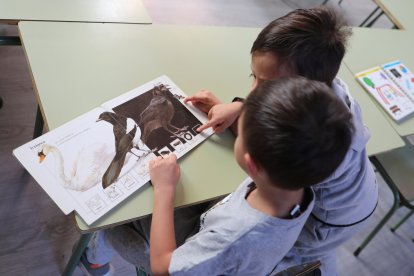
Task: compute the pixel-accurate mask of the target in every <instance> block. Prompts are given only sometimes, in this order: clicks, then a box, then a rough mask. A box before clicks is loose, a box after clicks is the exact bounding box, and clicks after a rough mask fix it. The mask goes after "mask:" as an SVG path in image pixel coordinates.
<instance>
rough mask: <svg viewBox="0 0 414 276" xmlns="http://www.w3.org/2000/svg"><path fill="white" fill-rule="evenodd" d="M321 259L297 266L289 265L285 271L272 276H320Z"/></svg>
mask: <svg viewBox="0 0 414 276" xmlns="http://www.w3.org/2000/svg"><path fill="white" fill-rule="evenodd" d="M320 266H321V262H320V261H314V262H309V263H304V264H300V265H296V266H292V267H289V268H287V269H285V270H283V271H280V272H278V273H276V274H272V276H320V275H321V270H320V269H319V267H320Z"/></svg>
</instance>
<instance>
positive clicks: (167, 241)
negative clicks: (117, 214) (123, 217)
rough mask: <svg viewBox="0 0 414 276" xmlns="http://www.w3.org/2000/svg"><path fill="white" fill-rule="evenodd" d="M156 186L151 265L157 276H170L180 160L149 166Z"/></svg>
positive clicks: (172, 157) (159, 161) (174, 158)
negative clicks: (178, 162)
mask: <svg viewBox="0 0 414 276" xmlns="http://www.w3.org/2000/svg"><path fill="white" fill-rule="evenodd" d="M149 168H150V175H151V182H152V185H153V186H154V210H153V213H152V223H151V234H150V261H151V270H152V272H153V273H154V275H168V267H169V265H170V261H171V256H172V253H173V251H174V250H175V249H176V247H177V246H176V242H175V232H174V196H175V188H176V186H177V183H178V181H179V179H180V167H179V166H178V164H177V156H176V155H175V154H171V155H170V156H169V157H167V158H165V159H163V158H162V157H157V158H156V159H154V160H151V162H150V164H149Z"/></svg>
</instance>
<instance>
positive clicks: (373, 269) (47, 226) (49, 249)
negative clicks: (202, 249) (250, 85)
mask: <svg viewBox="0 0 414 276" xmlns="http://www.w3.org/2000/svg"><path fill="white" fill-rule="evenodd" d="M143 2H144V4H145V6H146V7H147V9H148V11H149V13H150V15H151V16H152V18H153V21H154V24H180V25H216V26H252V27H263V26H265V25H266V24H267V23H268V22H269V21H270V20H272V19H274V18H277V17H279V16H282V15H284V14H285V13H287V12H289V11H291V10H292V9H295V8H307V7H312V6H315V5H318V4H321V3H322V2H323V1H316V0H308V1H305V0H302V1H299V0H292V1H288V0H283V1H276V0H273V1H271V0H256V1H253V0H252V1H247V0H227V1H223V0H144V1H143ZM337 3H338V1H336V0H331V1H328V5H331V6H333V7H335V8H337V9H338V10H340V11H341V12H343V13H344V14H345V16H346V17H347V18H348V20H349V22H350V24H351V25H353V26H358V25H359V24H360V23H361V22H362V21H363V19H364V18H365V17H366V16H367V15H368V14H369V13H370V12H371V11H372V10H373V9H374V8H375V5H374V4H373V2H372V1H370V0H360V1H358V0H344V1H343V2H342V4H341V6H338V5H337ZM391 26H392V23H390V22H389V20H388V19H387V18H386V17H385V16H383V17H381V18H380V20H378V22H377V23H376V24H375V25H374V27H378V28H390V27H391ZM5 34H17V28H16V27H13V26H4V25H3V26H2V25H0V35H5ZM246 54H248V53H246ZM0 96H2V97H3V99H4V101H5V104H4V107H3V109H1V110H0V130H1V131H0V162H1V167H0V187H1V189H2V190H3V193H1V194H0V225H1V227H0V275H59V274H61V272H62V270H63V268H64V266H65V264H66V262H67V260H68V258H69V256H70V253H71V248H72V244H73V243H74V242H75V240H76V239H77V238H78V237H79V234H78V233H77V232H76V229H75V227H74V224H73V222H72V220H71V218H70V217H69V216H64V215H63V214H62V213H61V212H60V210H59V209H58V208H57V207H56V205H55V204H54V203H53V202H52V201H51V200H50V198H49V197H48V196H47V195H46V193H45V192H44V191H43V190H42V189H41V188H40V187H39V185H37V184H36V183H35V182H34V180H33V179H32V178H31V177H30V175H28V174H27V173H26V172H25V171H24V170H23V169H22V168H21V166H20V165H19V164H18V162H17V161H16V160H15V159H14V158H13V156H12V154H11V151H12V149H13V148H15V147H17V146H19V145H21V144H23V143H25V142H27V141H29V140H30V139H31V135H32V131H33V124H34V118H35V112H36V98H35V96H34V92H33V87H32V83H31V78H30V72H29V69H28V67H27V63H26V59H25V56H24V52H23V50H22V48H21V47H17V46H2V47H0ZM378 180H379V185H380V202H379V205H378V208H377V210H376V211H375V213H374V215H373V219H372V221H371V225H369V226H368V227H367V228H366V229H365V230H364V231H363V233H361V234H359V235H358V236H356V237H355V238H354V239H352V240H350V241H349V242H348V243H346V244H345V245H344V246H342V247H341V248H339V250H338V258H337V259H338V267H339V272H340V275H414V263H413V262H412V260H414V243H413V242H411V239H412V238H414V230H413V229H414V219H413V218H411V219H410V220H409V221H407V222H406V223H405V224H404V225H403V226H402V227H401V228H400V229H399V230H398V231H397V233H395V234H393V233H391V232H390V231H389V230H388V229H387V228H384V229H382V230H381V231H380V233H379V234H378V235H377V236H376V237H375V239H374V240H373V241H372V242H371V243H370V244H369V246H368V247H367V248H366V249H365V250H364V251H363V252H362V253H361V255H360V256H359V257H358V258H355V257H354V256H353V255H352V252H353V251H354V250H355V248H357V246H358V245H359V244H360V242H361V241H362V240H363V238H364V237H365V236H366V235H367V233H368V232H369V231H370V230H371V229H372V228H373V226H374V225H375V224H376V223H377V222H378V221H379V220H380V219H381V218H382V217H383V216H384V214H385V213H386V212H387V210H388V208H389V207H390V206H391V203H392V197H391V193H390V192H389V190H388V188H387V187H386V185H385V184H384V182H383V180H382V179H381V178H379V179H378ZM405 213H406V210H403V209H401V210H399V211H398V212H397V214H396V215H395V216H394V217H393V218H392V219H391V221H390V223H389V225H392V223H395V222H396V221H398V219H400V218H401V217H402V216H403V215H404V214H405ZM114 265H115V267H116V270H117V273H116V275H134V268H133V267H132V266H131V265H129V264H127V263H126V262H125V261H123V260H122V259H121V258H120V257H116V259H115V260H114ZM75 275H81V273H80V271H79V270H76V272H75Z"/></svg>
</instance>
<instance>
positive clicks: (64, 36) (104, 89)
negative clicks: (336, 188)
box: [19, 22, 403, 274]
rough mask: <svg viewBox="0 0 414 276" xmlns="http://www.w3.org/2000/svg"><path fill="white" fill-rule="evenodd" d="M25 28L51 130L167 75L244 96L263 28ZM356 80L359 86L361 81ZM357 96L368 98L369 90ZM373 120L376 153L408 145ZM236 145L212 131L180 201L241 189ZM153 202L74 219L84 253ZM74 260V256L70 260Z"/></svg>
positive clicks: (188, 160)
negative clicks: (100, 232) (95, 236)
mask: <svg viewBox="0 0 414 276" xmlns="http://www.w3.org/2000/svg"><path fill="white" fill-rule="evenodd" d="M19 29H20V33H21V37H22V42H23V45H24V49H25V52H26V55H27V59H28V63H29V67H30V70H31V73H32V76H33V79H34V84H35V91H36V93H37V97H38V101H39V105H40V107H41V109H42V112H43V114H44V118H45V120H46V124H47V126H48V128H49V129H53V128H55V127H57V126H59V125H61V124H63V123H65V122H67V121H69V120H70V119H72V118H74V117H76V116H78V115H81V114H82V113H84V112H86V111H88V110H90V109H92V108H94V107H96V106H98V105H100V104H101V103H103V102H105V101H106V100H109V99H111V98H113V97H115V96H117V95H119V94H121V93H124V92H126V91H129V90H130V89H132V88H135V87H137V86H139V85H141V84H143V83H145V82H147V81H149V80H151V79H154V78H156V77H158V76H159V75H162V74H165V75H167V76H169V77H170V78H171V79H172V80H173V81H174V82H175V83H176V84H177V85H178V86H179V87H180V88H181V89H182V90H183V91H185V92H186V93H187V94H189V95H191V94H193V93H195V92H196V91H197V90H198V89H201V88H208V89H211V90H212V91H215V92H216V94H217V95H218V96H219V98H221V100H223V101H224V102H230V101H231V99H232V98H233V97H234V96H236V95H238V96H245V95H246V94H247V93H248V92H249V87H250V82H251V80H250V79H249V77H248V76H249V74H250V55H249V50H250V46H251V44H252V42H253V41H254V39H255V37H256V36H257V34H258V33H259V31H260V29H255V28H228V27H226V28H225V27H182V26H162V25H155V26H154V25H150V26H143V25H120V24H81V23H64V22H20V23H19ZM347 70H348V69H347V68H346V67H343V68H341V73H340V76H341V77H342V78H343V79H344V80H345V81H347V82H349V80H352V81H354V79H353V77H352V74H351V73H350V72H349V71H347ZM352 81H350V83H351V84H350V88H351V89H352V90H354V88H355V87H354V86H356V85H357V84H356V83H353V82H352ZM358 97H360V98H361V99H363V100H364V99H365V98H364V94H362V95H360V96H358ZM358 100H359V99H358ZM362 102H364V101H362ZM370 106H372V105H370ZM372 112H374V114H377V113H378V110H377V109H373V111H372ZM375 112H377V113H375ZM368 114H371V111H370V112H368ZM368 117H369V116H368ZM369 118H370V119H369V121H370V123H369V124H372V128H373V133H379V132H380V130H381V129H383V130H384V129H385V130H386V131H387V133H388V134H389V136H388V138H387V139H386V140H385V141H384V139H382V136H377V135H374V136H373V139H371V142H370V145H369V153H370V154H376V153H379V152H382V151H386V150H390V149H392V148H397V147H400V146H402V145H403V143H402V141H401V139H400V138H399V136H398V135H397V134H396V133H395V132H394V131H393V129H392V128H391V127H390V126H389V124H388V122H387V121H386V120H385V119H384V118H383V117H382V115H381V114H380V113H378V114H377V115H374V116H372V117H369ZM379 118H380V119H379ZM381 124H383V125H381ZM370 127H371V126H370ZM380 137H381V139H379V138H380ZM232 143H233V137H232V136H231V135H230V134H229V133H225V134H223V135H214V136H213V137H211V138H210V139H209V140H207V141H206V142H204V143H203V144H202V145H201V146H199V147H198V148H196V149H195V150H193V151H192V152H191V153H189V154H188V155H186V156H185V157H184V158H182V159H180V165H181V168H182V180H181V183H180V184H179V186H178V190H177V195H176V201H175V206H185V205H189V204H193V203H196V202H202V201H204V200H207V199H211V198H215V197H217V196H220V195H223V194H227V193H229V192H231V191H233V190H234V188H235V187H237V185H238V184H239V183H240V182H241V181H242V179H243V178H244V177H245V174H244V173H243V172H242V171H241V170H240V169H239V168H238V166H237V164H236V162H235V161H234V159H233V151H232ZM371 143H372V144H371ZM152 200H153V197H152V189H151V187H150V186H149V185H146V186H145V187H144V188H143V189H142V191H141V192H137V193H135V194H134V195H131V196H130V198H129V199H127V200H126V201H125V202H123V203H122V204H121V205H119V206H117V207H116V208H115V209H114V210H113V211H112V212H110V213H108V214H107V215H105V216H104V217H103V218H102V219H100V220H98V221H97V222H96V223H94V224H93V225H90V226H87V225H86V224H85V223H84V222H83V221H82V219H81V218H79V217H78V216H75V218H76V223H77V225H78V228H79V230H80V232H81V233H83V234H84V235H83V236H82V239H81V243H82V244H83V245H82V246H80V247H78V248H79V250H78V251H79V252H81V250H83V248H82V247H83V246H84V245H85V244H86V242H87V240H88V239H89V237H90V234H89V233H90V232H93V231H95V230H97V229H100V228H105V227H109V226H113V225H117V224H120V223H124V222H126V221H131V220H133V219H136V218H139V217H142V216H145V215H147V214H150V213H151V212H152ZM79 252H77V253H79ZM74 255H76V254H74ZM76 262H77V260H76V258H71V264H72V265H73V264H74V263H76ZM69 266H71V265H68V267H69ZM68 271H70V269H69V270H68ZM68 274H70V272H69V273H68Z"/></svg>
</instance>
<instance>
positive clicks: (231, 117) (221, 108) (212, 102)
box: [184, 90, 243, 135]
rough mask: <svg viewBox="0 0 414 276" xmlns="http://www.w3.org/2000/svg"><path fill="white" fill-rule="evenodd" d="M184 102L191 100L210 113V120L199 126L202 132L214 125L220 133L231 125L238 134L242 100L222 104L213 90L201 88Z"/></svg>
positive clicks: (215, 129)
mask: <svg viewBox="0 0 414 276" xmlns="http://www.w3.org/2000/svg"><path fill="white" fill-rule="evenodd" d="M184 102H191V103H192V104H193V105H194V106H195V107H197V108H198V109H200V110H201V111H203V112H205V113H207V114H208V119H209V121H208V122H207V123H205V124H204V125H202V126H201V127H199V128H198V129H197V131H199V132H201V131H203V130H204V129H206V128H209V127H212V128H213V130H214V132H215V133H220V132H222V131H223V130H225V129H226V128H228V127H230V128H231V130H232V131H233V133H234V134H235V135H237V118H238V117H239V115H240V112H241V108H242V106H243V104H242V103H240V102H233V103H230V104H221V103H220V100H219V99H218V98H217V97H216V96H214V94H213V93H212V92H211V91H208V90H200V91H198V92H197V93H196V94H194V95H193V96H190V97H187V98H185V99H184Z"/></svg>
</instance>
